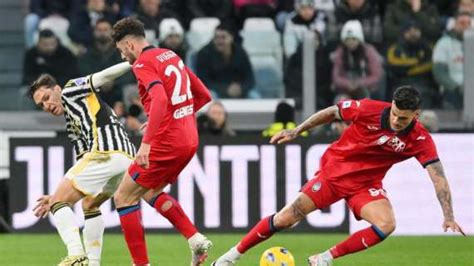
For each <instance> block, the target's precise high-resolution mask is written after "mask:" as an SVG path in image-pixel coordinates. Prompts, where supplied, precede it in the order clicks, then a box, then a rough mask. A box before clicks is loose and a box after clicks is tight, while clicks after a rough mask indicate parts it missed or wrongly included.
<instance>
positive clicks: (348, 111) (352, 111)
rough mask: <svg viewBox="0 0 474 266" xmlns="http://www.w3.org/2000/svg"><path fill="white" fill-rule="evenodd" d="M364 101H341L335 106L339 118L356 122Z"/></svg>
mask: <svg viewBox="0 0 474 266" xmlns="http://www.w3.org/2000/svg"><path fill="white" fill-rule="evenodd" d="M363 103H364V101H363V100H361V101H356V100H342V101H340V102H339V103H338V104H337V107H338V108H339V116H340V117H341V119H342V120H344V121H356V120H357V118H359V114H360V112H361V111H362V108H363V106H362V105H363Z"/></svg>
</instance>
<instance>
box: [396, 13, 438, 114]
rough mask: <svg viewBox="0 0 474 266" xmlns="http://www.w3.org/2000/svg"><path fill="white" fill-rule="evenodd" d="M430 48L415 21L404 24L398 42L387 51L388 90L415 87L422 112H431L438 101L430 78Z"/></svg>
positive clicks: (435, 89) (431, 50)
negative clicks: (418, 94) (423, 110)
mask: <svg viewBox="0 0 474 266" xmlns="http://www.w3.org/2000/svg"><path fill="white" fill-rule="evenodd" d="M432 54H433V48H432V45H431V44H430V43H428V42H427V41H426V40H425V39H424V38H423V35H422V33H421V30H420V27H419V25H418V24H417V22H416V21H406V22H405V23H404V25H403V27H402V28H401V33H400V38H399V40H398V41H397V42H396V43H394V44H392V45H391V46H390V47H389V49H388V51H387V61H388V69H389V76H390V87H391V88H398V87H400V86H403V85H414V86H415V87H416V88H417V89H418V90H419V91H420V93H421V97H422V99H423V102H422V106H423V109H424V108H433V107H435V106H436V102H437V100H438V99H439V95H438V89H437V88H436V86H435V83H434V81H433V76H432V74H431V70H432V66H433V63H432V61H431V57H432Z"/></svg>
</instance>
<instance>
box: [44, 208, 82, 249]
mask: <svg viewBox="0 0 474 266" xmlns="http://www.w3.org/2000/svg"><path fill="white" fill-rule="evenodd" d="M51 213H52V214H53V219H54V223H55V224H56V229H57V230H58V232H59V235H60V236H61V239H62V240H63V242H64V244H65V245H66V247H67V253H68V256H77V255H84V248H83V247H82V242H81V236H80V234H79V226H77V224H76V217H75V216H74V213H73V212H72V209H71V207H70V206H69V204H68V203H66V202H56V203H54V204H53V205H52V206H51Z"/></svg>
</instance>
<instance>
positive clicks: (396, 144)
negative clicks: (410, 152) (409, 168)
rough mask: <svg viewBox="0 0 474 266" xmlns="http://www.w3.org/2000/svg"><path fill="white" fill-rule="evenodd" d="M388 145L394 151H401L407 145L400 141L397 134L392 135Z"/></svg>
mask: <svg viewBox="0 0 474 266" xmlns="http://www.w3.org/2000/svg"><path fill="white" fill-rule="evenodd" d="M387 144H388V145H389V146H390V147H392V148H393V150H394V151H396V152H402V151H403V150H405V147H406V146H407V145H406V144H405V142H403V141H401V140H400V139H399V138H398V137H397V136H394V137H392V138H391V139H390V140H389V141H388V143H387Z"/></svg>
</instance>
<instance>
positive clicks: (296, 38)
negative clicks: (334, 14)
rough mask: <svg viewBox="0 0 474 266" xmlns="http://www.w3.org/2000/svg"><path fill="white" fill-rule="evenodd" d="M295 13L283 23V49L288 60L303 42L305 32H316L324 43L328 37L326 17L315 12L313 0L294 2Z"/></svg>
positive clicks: (327, 20)
mask: <svg viewBox="0 0 474 266" xmlns="http://www.w3.org/2000/svg"><path fill="white" fill-rule="evenodd" d="M295 11H296V12H295V13H293V14H292V15H291V16H290V17H289V18H288V19H287V21H286V23H285V31H284V33H283V49H284V52H285V56H286V58H290V56H292V55H293V54H294V53H295V52H296V49H297V48H298V45H299V44H300V43H301V42H302V41H303V37H304V34H305V32H307V31H310V30H311V31H318V32H320V33H321V35H322V36H323V38H324V42H325V41H326V38H327V35H328V33H327V32H328V29H327V28H328V22H329V18H328V16H327V15H326V14H325V13H324V12H323V11H320V10H317V8H316V6H315V4H314V0H295Z"/></svg>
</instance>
